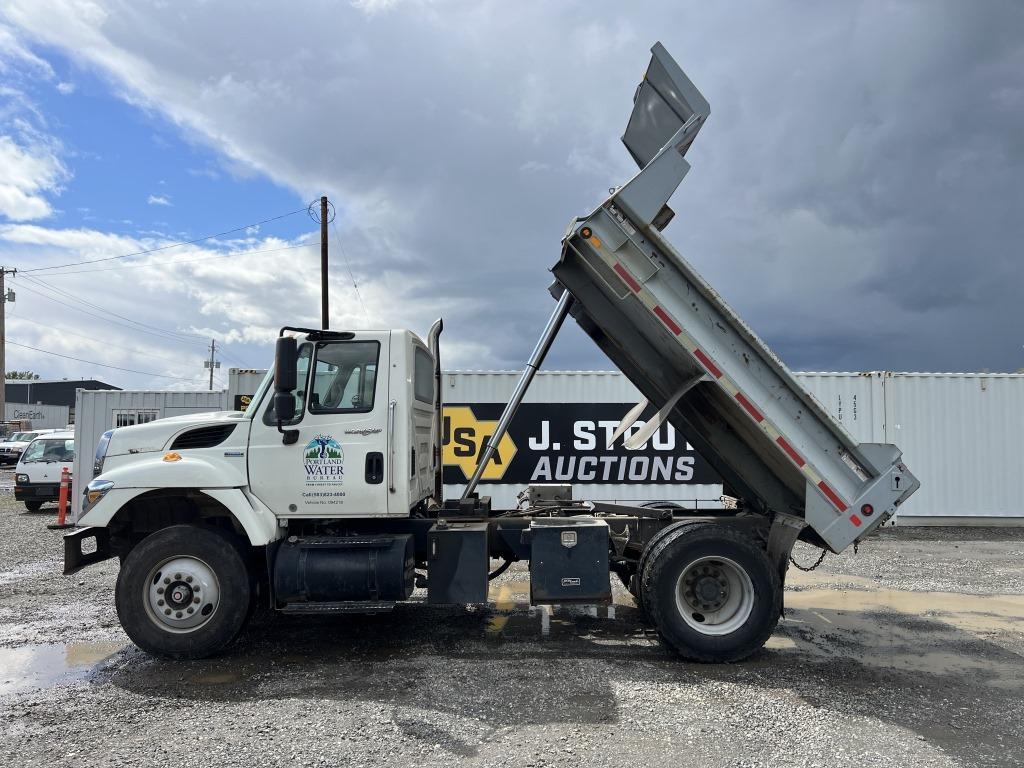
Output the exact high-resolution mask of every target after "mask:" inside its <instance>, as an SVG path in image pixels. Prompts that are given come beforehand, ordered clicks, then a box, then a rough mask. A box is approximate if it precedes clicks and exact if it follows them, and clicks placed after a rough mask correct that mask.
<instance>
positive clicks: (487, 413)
mask: <svg viewBox="0 0 1024 768" xmlns="http://www.w3.org/2000/svg"><path fill="white" fill-rule="evenodd" d="M632 407H633V404H632V403H524V404H522V405H521V406H520V407H519V410H518V411H517V413H516V416H515V418H514V419H513V420H512V424H511V426H510V427H509V431H508V434H507V435H506V437H505V438H504V439H503V440H502V441H501V443H500V444H499V446H498V456H497V458H496V459H495V460H494V461H493V462H492V464H491V465H490V466H488V469H487V471H486V472H485V474H484V477H483V480H482V482H484V483H515V484H520V485H525V484H527V483H572V484H587V483H607V484H671V485H679V484H720V483H721V482H722V480H721V478H720V477H719V476H718V474H717V473H716V472H715V471H714V470H713V469H712V468H711V466H710V465H709V464H708V463H707V462H706V461H704V460H703V459H702V458H701V457H700V456H698V455H697V453H696V452H695V451H694V450H693V449H692V448H691V447H690V446H689V445H688V444H687V442H686V439H685V438H684V437H683V436H682V435H680V434H679V433H677V432H676V430H675V428H673V427H672V425H671V424H667V423H666V424H662V425H661V427H660V428H659V430H658V431H657V432H656V433H655V434H654V435H653V436H652V437H651V439H650V440H648V441H647V443H646V444H645V445H642V446H640V447H639V448H637V449H635V450H629V449H627V448H625V447H624V446H623V440H624V437H627V436H629V435H632V434H633V433H635V432H637V431H638V430H639V429H640V427H641V426H642V425H643V424H644V423H646V420H647V419H648V418H651V417H652V416H653V415H654V413H655V409H654V408H653V407H649V408H648V409H647V411H645V412H644V414H643V415H642V416H641V418H640V420H639V421H638V422H637V423H636V424H635V425H634V426H632V427H631V428H630V429H629V430H628V431H627V432H626V435H625V436H623V437H620V438H619V439H618V440H617V441H616V443H615V446H614V447H612V448H611V449H608V448H607V443H608V440H609V439H610V438H611V436H612V433H613V432H614V431H615V429H616V427H618V426H619V422H620V421H621V419H622V418H623V417H624V416H625V415H626V414H627V413H628V412H629V411H630V409H631V408H632ZM503 408H504V404H502V403H475V404H465V405H463V404H445V406H444V465H445V466H444V481H445V482H446V483H452V484H458V483H464V482H466V480H467V479H468V478H469V476H470V475H471V474H472V472H473V468H474V467H475V466H476V461H477V457H478V456H479V454H480V451H481V450H482V449H483V446H484V443H485V441H486V439H487V438H488V437H489V436H490V435H491V433H492V432H493V431H494V428H495V426H496V425H497V421H498V419H499V418H500V416H501V412H502V409H503Z"/></svg>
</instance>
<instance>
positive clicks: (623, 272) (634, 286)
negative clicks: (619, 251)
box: [612, 261, 640, 293]
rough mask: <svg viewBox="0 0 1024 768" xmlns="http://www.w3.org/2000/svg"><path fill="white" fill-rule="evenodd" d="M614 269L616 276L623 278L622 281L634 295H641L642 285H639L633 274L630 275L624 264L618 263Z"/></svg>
mask: <svg viewBox="0 0 1024 768" xmlns="http://www.w3.org/2000/svg"><path fill="white" fill-rule="evenodd" d="M612 269H614V270H615V272H616V274H617V275H618V276H619V277H621V278H622V281H623V282H624V283H625V284H626V285H628V286H629V288H630V290H632V291H633V293H640V283H638V282H637V281H636V279H635V278H634V277H633V276H632V275H631V274H629V270H628V269H626V268H625V267H624V266H622V264H620V263H619V262H617V261H616V262H615V266H614V267H612Z"/></svg>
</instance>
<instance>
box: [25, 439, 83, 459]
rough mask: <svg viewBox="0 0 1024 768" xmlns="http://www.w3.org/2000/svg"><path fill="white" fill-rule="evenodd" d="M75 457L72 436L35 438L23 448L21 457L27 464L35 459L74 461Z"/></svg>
mask: <svg viewBox="0 0 1024 768" xmlns="http://www.w3.org/2000/svg"><path fill="white" fill-rule="evenodd" d="M74 459H75V439H74V438H59V439H56V440H54V439H42V440H35V441H33V442H32V444H31V445H29V447H28V448H26V449H25V454H24V455H23V456H22V457H21V461H22V463H23V464H29V463H31V462H35V461H43V462H52V461H61V462H64V461H74Z"/></svg>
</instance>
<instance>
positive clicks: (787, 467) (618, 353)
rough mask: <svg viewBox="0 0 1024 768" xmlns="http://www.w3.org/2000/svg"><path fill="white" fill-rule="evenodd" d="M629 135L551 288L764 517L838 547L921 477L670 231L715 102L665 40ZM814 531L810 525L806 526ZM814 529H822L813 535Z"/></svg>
mask: <svg viewBox="0 0 1024 768" xmlns="http://www.w3.org/2000/svg"><path fill="white" fill-rule="evenodd" d="M651 52H652V58H651V63H650V66H649V67H648V70H647V72H646V73H645V75H644V79H643V82H642V83H641V84H640V86H639V87H638V88H637V92H636V95H635V97H634V105H633V113H632V115H631V117H630V120H629V125H628V127H627V129H626V133H625V135H624V136H623V142H624V143H625V145H626V147H627V148H628V149H629V151H630V154H631V155H632V156H633V158H634V159H635V160H636V162H637V164H638V165H639V166H640V168H641V170H640V172H639V173H638V174H637V175H636V176H634V177H633V178H632V179H631V180H630V181H629V182H627V183H626V184H625V185H624V186H622V187H621V188H619V189H618V191H616V192H615V193H614V194H612V195H611V196H610V197H609V198H608V199H607V200H605V201H604V202H603V203H602V204H601V205H600V206H599V207H598V208H597V209H596V210H595V211H594V212H593V213H591V214H590V215H588V216H586V217H584V218H580V219H576V220H574V221H573V222H572V224H571V225H570V227H569V230H568V232H567V233H566V236H565V238H564V239H563V247H562V255H561V259H560V260H559V262H558V263H557V264H556V265H555V266H554V267H553V269H552V271H553V273H554V275H555V277H556V279H557V283H556V284H555V286H553V293H554V294H555V295H556V296H558V295H560V294H561V292H562V291H563V289H565V290H568V291H569V292H570V294H571V295H572V297H573V302H572V304H571V309H570V313H571V314H572V316H573V317H575V319H576V321H577V322H578V323H579V325H580V326H581V327H582V328H583V329H584V330H585V331H586V332H587V333H588V334H589V335H590V336H591V337H592V338H593V339H594V340H595V341H596V342H597V344H598V345H599V346H600V347H601V349H603V350H604V351H605V353H606V354H607V355H608V357H609V358H611V360H612V361H613V362H614V363H615V365H616V366H617V367H618V368H619V369H620V370H622V372H623V373H624V374H625V375H626V376H628V377H629V379H630V380H631V381H632V382H633V383H634V384H635V385H636V386H637V388H638V389H639V390H640V391H641V392H643V393H644V395H645V396H646V397H647V398H648V399H649V400H650V401H651V402H652V403H654V404H655V405H656V406H658V407H659V408H661V409H662V413H661V415H662V416H663V417H664V418H667V419H668V420H669V421H671V423H672V424H673V425H674V426H675V427H676V428H677V429H679V430H680V431H682V432H683V433H684V434H685V435H686V436H687V439H688V440H689V441H690V442H691V443H692V444H693V445H694V447H695V448H696V449H697V451H699V452H700V453H701V454H702V455H703V456H704V457H705V458H706V459H707V460H708V461H709V462H710V463H711V464H712V465H714V467H715V468H716V469H717V470H718V472H719V473H720V474H721V475H722V477H723V478H724V479H725V482H726V487H727V489H729V492H730V495H735V496H737V497H739V498H740V499H741V500H742V503H743V505H744V506H745V507H746V508H748V509H750V510H752V511H757V512H761V513H764V514H780V513H781V514H789V515H793V516H794V517H800V518H803V519H804V520H805V521H806V522H807V524H808V526H809V527H810V529H811V530H810V531H806V530H805V532H804V538H809V539H811V540H814V541H817V542H818V543H823V544H825V545H827V546H828V547H829V548H831V549H832V550H834V551H837V552H838V551H841V550H842V549H844V548H846V547H847V546H849V545H850V544H851V543H853V542H854V541H857V540H858V539H860V538H862V537H864V536H865V535H867V534H868V533H869V532H871V531H872V530H873V529H875V528H876V527H877V526H879V525H880V524H881V523H882V522H884V521H885V520H887V519H888V518H890V517H891V516H892V515H893V514H894V513H895V511H896V508H897V506H898V505H899V504H901V503H902V502H903V501H904V500H906V499H907V498H908V497H909V496H910V495H911V494H912V493H913V492H914V491H915V490H916V489H917V487H918V485H919V483H918V481H917V479H916V478H915V477H914V476H913V475H912V474H911V473H910V472H909V471H908V470H907V468H906V467H905V466H904V465H903V464H902V462H901V461H900V456H901V454H900V451H899V449H898V448H896V446H894V445H888V444H876V443H856V442H854V440H853V439H852V438H851V437H850V435H849V434H848V433H847V432H846V430H844V429H843V428H842V426H840V425H839V424H838V423H837V422H836V421H834V420H833V419H832V418H831V417H830V416H829V414H828V413H827V412H826V411H825V409H824V408H823V407H822V406H821V405H820V404H819V403H818V402H817V401H815V399H814V398H813V397H812V396H811V395H810V394H809V393H808V392H807V391H806V390H805V389H804V388H803V387H802V386H801V385H800V384H799V383H798V382H797V381H796V379H795V378H794V377H793V375H792V374H791V373H790V371H789V369H787V368H786V366H785V365H783V363H782V361H781V360H779V358H778V357H777V356H776V355H775V354H774V353H773V352H772V351H771V350H770V349H768V347H767V346H766V345H765V343H764V342H763V341H762V340H761V339H760V338H758V337H757V335H756V334H755V333H754V332H753V331H752V330H751V329H750V328H749V327H748V326H747V325H746V323H744V322H743V320H741V319H740V317H739V316H738V315H737V314H736V313H735V312H734V311H733V310H732V308H731V307H729V305H728V304H727V303H726V302H725V301H724V300H723V299H722V297H721V296H719V295H718V293H716V292H715V290H714V289H713V288H712V287H711V286H710V285H709V284H708V283H707V282H706V281H705V280H704V279H703V278H702V277H701V276H700V275H699V274H698V273H697V271H696V270H695V269H694V268H693V266H692V265H690V264H689V263H688V262H687V261H686V259H684V258H683V257H682V256H681V255H680V254H679V253H678V252H677V251H676V250H675V249H674V248H673V247H672V246H671V245H670V244H669V243H668V241H667V240H666V239H665V238H664V237H663V236H662V234H661V231H660V230H661V229H663V228H664V226H665V225H666V224H667V223H668V221H669V220H670V219H671V217H672V211H671V209H669V207H668V205H667V203H668V200H669V198H670V197H671V195H672V193H673V192H674V191H675V189H676V187H677V186H678V184H679V182H680V181H682V179H683V177H684V176H685V175H686V173H687V171H688V170H689V167H690V166H689V164H688V163H687V161H686V160H685V158H684V155H685V154H686V151H687V149H688V148H689V146H690V144H691V142H692V141H693V140H694V138H695V137H696V135H697V132H698V131H699V130H700V128H701V126H702V125H703V124H704V121H705V120H706V119H707V117H708V115H709V113H710V109H709V106H708V102H707V101H706V100H705V99H704V97H703V96H702V95H701V94H700V92H699V91H698V90H697V89H696V87H694V85H693V83H691V82H690V80H689V79H688V78H687V77H686V75H685V74H683V71H682V70H681V69H680V68H679V67H678V65H677V64H676V63H675V61H674V60H673V59H672V57H671V56H669V55H668V53H667V52H666V51H665V49H664V48H663V47H662V46H661V44H660V43H658V44H656V45H655V46H654V47H653V48H652V51H651ZM811 531H813V533H811ZM815 534H816V535H815Z"/></svg>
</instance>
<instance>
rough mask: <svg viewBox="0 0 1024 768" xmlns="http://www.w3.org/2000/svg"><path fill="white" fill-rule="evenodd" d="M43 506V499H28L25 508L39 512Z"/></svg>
mask: <svg viewBox="0 0 1024 768" xmlns="http://www.w3.org/2000/svg"><path fill="white" fill-rule="evenodd" d="M42 508H43V502H41V501H26V502H25V509H27V510H28V511H29V512H38V511H39V510H40V509H42Z"/></svg>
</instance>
